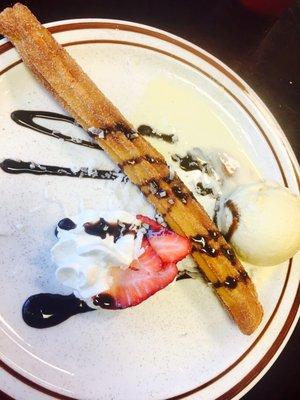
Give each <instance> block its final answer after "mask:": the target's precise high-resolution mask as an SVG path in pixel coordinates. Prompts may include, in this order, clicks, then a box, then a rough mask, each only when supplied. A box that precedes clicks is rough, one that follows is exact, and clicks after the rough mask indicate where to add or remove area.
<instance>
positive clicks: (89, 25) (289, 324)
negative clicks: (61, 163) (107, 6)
mask: <svg viewBox="0 0 300 400" xmlns="http://www.w3.org/2000/svg"><path fill="white" fill-rule="evenodd" d="M99 24H102V26H101V27H100V26H99ZM96 25H98V26H96ZM105 25H106V26H105ZM45 26H47V27H50V31H51V32H52V33H59V32H66V31H73V30H75V29H78V30H80V29H105V28H107V29H119V26H120V30H122V28H123V30H124V28H125V27H126V28H127V29H128V30H130V28H132V27H133V28H134V29H133V31H134V32H137V33H141V34H146V35H149V34H150V36H154V37H156V38H158V39H162V40H165V41H168V42H170V43H172V44H174V45H177V46H179V47H181V48H184V49H185V50H188V51H189V52H191V49H193V50H194V51H192V52H193V53H194V54H196V53H195V51H196V52H197V53H198V54H196V55H198V57H199V55H200V54H201V55H203V56H204V61H206V62H208V63H209V64H210V65H212V66H213V67H216V68H217V69H218V70H219V71H221V73H223V74H224V73H225V74H226V76H227V77H229V79H230V80H231V82H232V83H234V84H236V85H237V86H238V87H239V88H240V89H242V90H243V92H244V93H245V94H247V95H248V96H249V98H250V100H251V101H252V102H253V103H254V105H255V106H256V107H257V106H259V107H260V111H261V112H262V113H263V115H264V117H265V118H267V119H269V120H270V121H271V122H272V123H273V124H275V126H276V127H277V129H276V133H277V134H279V135H280V136H281V140H282V144H283V146H284V148H285V151H286V154H287V156H288V158H289V160H290V162H291V165H292V166H293V169H294V174H295V177H296V179H297V181H298V187H300V183H299V173H300V172H299V171H300V167H299V164H298V162H297V159H296V157H295V155H294V152H293V150H292V148H291V146H290V144H289V142H288V140H287V138H286V136H285V134H284V132H283V131H282V129H281V127H280V125H279V124H278V122H277V121H276V119H275V118H274V116H273V115H272V114H271V112H270V111H269V109H268V108H267V106H266V105H265V104H264V103H263V101H262V100H261V99H260V98H259V97H258V96H257V95H256V93H255V92H254V91H253V90H252V89H251V87H250V86H249V85H248V84H247V83H246V82H244V81H243V79H241V78H240V77H239V75H237V74H236V73H235V72H234V71H232V70H231V69H230V68H229V67H228V66H227V65H225V64H224V63H223V62H222V61H220V60H218V59H217V58H216V57H214V56H213V55H211V54H210V53H208V52H206V51H205V50H203V49H202V48H200V47H199V46H196V45H194V44H192V43H191V42H189V41H187V40H185V39H182V38H180V37H178V36H176V35H173V34H171V33H169V32H166V31H164V30H161V29H157V28H154V27H151V26H148V25H144V24H138V23H134V22H130V21H121V20H115V19H100V18H83V19H69V20H60V21H55V22H51V23H47V24H45ZM65 27H67V29H65ZM125 30H126V29H125ZM130 31H132V30H130ZM153 32H154V33H155V35H153ZM151 33H152V34H151ZM170 39H171V41H170ZM74 44H75V43H74ZM11 48H13V46H12V44H11V43H10V42H9V41H7V39H2V40H0V55H1V54H3V53H5V52H6V51H8V50H10V49H11ZM157 50H158V49H157ZM200 58H201V59H203V57H200ZM20 62H22V61H21V60H19V61H16V62H15V63H12V64H11V65H10V66H8V67H7V68H4V70H2V71H1V72H0V74H3V73H5V72H7V70H9V69H10V68H13V67H14V66H15V65H17V64H18V63H20ZM219 67H221V69H220V68H219ZM210 78H211V79H212V76H210ZM218 83H219V82H218ZM219 84H220V83H219ZM221 86H223V85H222V84H221ZM230 94H231V95H232V93H230ZM238 102H239V103H240V101H238ZM255 102H257V103H258V105H257V104H255ZM240 104H241V103H240ZM242 106H243V105H242ZM243 108H244V109H245V110H246V111H247V112H248V113H249V110H248V109H247V107H245V106H243ZM250 115H251V117H252V119H253V117H254V116H253V115H252V114H251V113H250ZM255 122H257V121H255ZM257 125H258V126H259V124H257ZM261 131H262V133H263V130H262V129H261ZM264 136H265V135H264ZM265 138H267V136H265ZM267 139H268V138H267ZM270 144H271V143H269V145H270ZM270 147H271V149H272V147H273V146H272V144H271V146H270ZM272 152H273V154H274V156H275V158H277V154H276V152H275V150H274V149H272ZM277 164H278V166H279V168H280V160H279V161H278V160H277ZM282 171H283V170H282ZM283 176H284V172H283ZM291 263H292V261H291V260H290V262H289V270H288V273H287V276H286V279H285V283H284V286H285V285H286V284H287V281H288V275H289V273H290V267H291ZM283 294H284V287H283V289H282V293H281V295H280V297H281V296H283ZM299 301H300V292H299V286H298V291H297V293H296V296H295V298H294V301H293V303H292V306H291V308H290V311H289V313H288V315H287V318H286V320H285V323H284V325H283V327H282V329H281V330H280V332H279V334H278V336H277V338H276V340H275V341H274V342H273V343H272V345H271V347H270V348H269V349H268V350H267V352H266V353H265V355H264V357H263V358H262V359H260V360H259V361H258V363H257V364H256V365H255V366H254V368H253V369H251V371H250V372H249V373H248V374H247V375H246V376H244V377H243V378H242V379H241V380H240V381H239V382H238V383H237V384H236V385H235V386H234V387H232V388H230V389H229V390H228V391H226V392H225V393H223V394H222V395H221V396H219V397H218V398H217V400H225V399H232V398H236V397H237V396H239V395H240V394H241V392H243V394H245V393H246V392H247V391H248V390H250V388H251V387H252V386H253V385H254V384H255V383H256V381H257V380H259V379H260V377H261V376H263V375H264V374H265V373H266V372H267V370H268V369H269V368H270V367H271V366H272V364H273V363H274V361H275V360H276V358H277V357H278V356H279V354H280V352H281V351H282V350H283V348H284V346H285V343H286V342H287V340H288V338H289V337H290V335H291V334H292V332H293V329H294V327H295V325H296V323H297V319H298V318H299V311H298V312H297V308H298V305H299ZM279 304H280V298H279V300H278V303H277V305H276V307H277V306H279ZM276 307H275V309H274V310H273V312H272V315H271V317H270V318H269V320H270V322H271V320H272V317H273V314H274V313H276ZM269 320H268V321H267V323H266V325H265V327H264V329H263V330H262V332H261V333H260V335H259V336H258V338H256V339H255V341H254V342H253V343H252V344H251V345H250V347H249V348H248V349H247V350H246V352H245V353H248V351H250V350H251V348H252V347H254V346H255V344H256V343H257V340H258V339H259V338H260V337H261V336H262V334H263V333H264V331H266V330H267V329H268V326H269V324H268V322H269ZM274 345H275V348H274ZM271 350H272V351H271ZM270 351H271V353H272V354H269V353H270ZM243 355H244V353H243ZM243 355H242V356H243ZM239 360H240V357H239V359H238V360H237V361H236V362H235V363H233V365H234V364H235V366H236V365H237V364H238V363H239ZM3 364H4V365H3ZM260 365H261V368H260ZM258 366H259V368H260V369H259V370H258V371H257V370H256V369H257V367H258ZM0 367H3V368H4V369H5V370H6V371H7V372H9V373H10V374H11V375H13V376H14V377H15V378H17V379H19V380H21V381H22V382H23V383H25V384H26V385H30V386H31V387H33V388H35V389H38V390H40V391H42V392H43V393H45V394H48V395H49V394H50V395H55V396H56V397H57V398H60V399H65V400H70V399H74V398H73V397H69V396H66V395H63V394H60V393H56V392H53V391H52V390H50V389H47V388H46V387H44V386H41V385H39V384H37V383H35V382H34V381H31V380H30V379H28V378H26V377H24V376H23V375H21V374H20V373H19V372H17V371H15V370H13V369H12V368H11V367H9V366H7V365H6V364H5V363H3V361H1V360H0ZM230 367H232V366H230ZM230 367H229V368H230ZM230 369H232V368H230ZM227 370H228V368H227V369H226V370H225V371H223V372H225V373H226V371H227ZM253 371H254V373H253V374H252V372H253ZM221 374H222V373H221ZM221 374H218V376H219V375H221ZM249 375H250V376H249ZM218 376H217V377H216V378H218ZM20 377H21V378H22V379H20ZM212 380H213V381H215V379H214V378H213V379H212ZM210 381H211V380H210ZM210 381H209V382H210ZM242 382H243V383H242ZM212 383H213V382H212ZM244 383H245V384H244ZM201 387H203V385H200V387H197V388H195V389H192V390H190V391H187V392H185V393H183V394H179V395H176V396H173V397H171V398H169V399H170V400H171V399H172V400H175V399H182V398H185V397H187V396H190V395H193V394H196V393H197V392H198V391H199V390H201ZM204 387H205V386H204ZM41 389H42V390H41Z"/></svg>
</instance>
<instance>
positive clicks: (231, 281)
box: [213, 271, 249, 289]
mask: <svg viewBox="0 0 300 400" xmlns="http://www.w3.org/2000/svg"><path fill="white" fill-rule="evenodd" d="M248 279H249V275H248V274H247V272H246V271H240V272H239V275H237V276H236V277H233V276H227V277H226V279H225V281H224V282H220V281H217V282H214V283H213V286H214V288H215V289H219V288H221V287H225V288H227V289H235V288H236V287H237V285H238V283H239V282H244V283H246V282H247V280H248Z"/></svg>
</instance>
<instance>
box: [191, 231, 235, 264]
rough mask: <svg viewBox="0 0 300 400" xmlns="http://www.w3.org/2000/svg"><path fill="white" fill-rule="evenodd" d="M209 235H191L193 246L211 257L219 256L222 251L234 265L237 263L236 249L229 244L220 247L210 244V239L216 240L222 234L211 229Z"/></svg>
mask: <svg viewBox="0 0 300 400" xmlns="http://www.w3.org/2000/svg"><path fill="white" fill-rule="evenodd" d="M208 233H209V235H208V236H205V235H196V236H193V237H191V238H190V239H191V241H192V243H193V248H194V250H195V251H200V252H201V253H204V254H206V255H208V256H210V257H217V256H218V255H219V254H220V253H221V254H222V255H223V256H224V257H226V258H227V259H228V260H229V261H230V262H231V263H232V264H233V265H234V264H236V262H237V258H236V255H235V253H234V251H233V250H232V249H231V248H230V247H228V245H227V246H226V245H220V247H219V249H215V248H214V247H213V246H211V245H210V244H209V241H210V240H216V239H217V238H218V237H219V236H220V234H219V233H218V232H216V231H209V232H208Z"/></svg>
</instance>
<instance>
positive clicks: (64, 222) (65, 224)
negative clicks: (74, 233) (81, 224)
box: [54, 218, 77, 237]
mask: <svg viewBox="0 0 300 400" xmlns="http://www.w3.org/2000/svg"><path fill="white" fill-rule="evenodd" d="M76 227H77V225H76V224H75V222H74V221H72V220H71V219H70V218H63V219H61V220H60V221H59V222H58V224H57V226H56V228H55V231H54V234H55V236H56V237H58V228H60V229H63V230H64V231H71V230H72V229H75V228H76Z"/></svg>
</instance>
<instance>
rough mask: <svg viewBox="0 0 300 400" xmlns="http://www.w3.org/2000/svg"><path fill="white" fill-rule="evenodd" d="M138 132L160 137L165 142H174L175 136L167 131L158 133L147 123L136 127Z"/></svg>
mask: <svg viewBox="0 0 300 400" xmlns="http://www.w3.org/2000/svg"><path fill="white" fill-rule="evenodd" d="M137 131H138V133H139V134H140V135H142V136H148V137H153V138H157V139H161V140H163V141H164V142H167V143H175V141H176V136H175V135H172V134H168V133H158V132H155V131H154V130H153V129H152V128H151V126H149V125H140V126H139V127H138V129H137Z"/></svg>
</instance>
